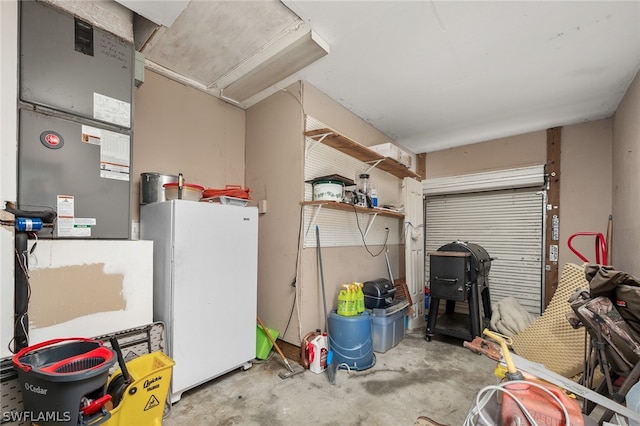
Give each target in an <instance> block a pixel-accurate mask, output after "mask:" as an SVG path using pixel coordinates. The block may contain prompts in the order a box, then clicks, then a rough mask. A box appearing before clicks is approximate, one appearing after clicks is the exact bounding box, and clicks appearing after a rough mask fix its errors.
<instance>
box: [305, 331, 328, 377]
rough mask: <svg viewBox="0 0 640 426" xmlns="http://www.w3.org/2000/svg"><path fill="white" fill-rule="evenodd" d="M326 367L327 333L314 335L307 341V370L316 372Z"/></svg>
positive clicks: (318, 372)
mask: <svg viewBox="0 0 640 426" xmlns="http://www.w3.org/2000/svg"><path fill="white" fill-rule="evenodd" d="M326 368H327V333H322V334H321V335H319V336H316V337H315V338H314V339H313V340H312V341H311V342H309V370H311V371H313V372H314V373H316V374H320V373H322V372H323V371H324V370H325V369H326Z"/></svg>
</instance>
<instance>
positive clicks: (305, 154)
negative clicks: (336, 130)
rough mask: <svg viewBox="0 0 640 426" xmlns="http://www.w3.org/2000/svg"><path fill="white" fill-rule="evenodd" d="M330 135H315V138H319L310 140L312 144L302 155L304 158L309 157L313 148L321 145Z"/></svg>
mask: <svg viewBox="0 0 640 426" xmlns="http://www.w3.org/2000/svg"><path fill="white" fill-rule="evenodd" d="M329 135H331V133H323V134H321V135H316V136H320V138H318V139H315V138H311V140H313V143H312V144H311V145H309V148H308V149H307V151H306V152H305V153H304V157H305V158H307V155H309V153H310V152H311V151H313V148H315V147H316V146H318V144H321V143H322V141H323V140H324V139H325V138H326V137H327V136H329Z"/></svg>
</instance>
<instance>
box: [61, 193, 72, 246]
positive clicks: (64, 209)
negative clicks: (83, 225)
mask: <svg viewBox="0 0 640 426" xmlns="http://www.w3.org/2000/svg"><path fill="white" fill-rule="evenodd" d="M57 198H58V200H57V207H58V223H57V229H58V236H59V237H73V236H74V235H73V226H74V217H73V216H74V214H75V202H74V199H73V195H58V197H57Z"/></svg>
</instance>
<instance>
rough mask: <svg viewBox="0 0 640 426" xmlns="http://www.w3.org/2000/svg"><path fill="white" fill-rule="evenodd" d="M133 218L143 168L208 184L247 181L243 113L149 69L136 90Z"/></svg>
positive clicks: (204, 184) (213, 186) (219, 184)
mask: <svg viewBox="0 0 640 426" xmlns="http://www.w3.org/2000/svg"><path fill="white" fill-rule="evenodd" d="M134 100H135V103H134V123H135V124H134V138H133V173H132V202H131V204H132V208H133V212H132V217H133V218H134V220H137V218H138V217H139V211H140V210H139V190H140V173H144V172H160V173H167V174H174V175H177V174H178V173H180V172H182V173H183V174H184V177H185V179H186V181H187V182H191V183H197V184H199V185H202V186H204V187H208V188H224V186H225V185H227V184H236V185H244V171H245V142H244V140H245V112H244V111H243V110H242V109H240V108H237V107H235V106H232V105H229V104H227V103H226V102H223V101H221V100H219V99H216V98H214V97H213V96H209V95H207V94H205V93H202V92H199V91H197V90H195V89H193V88H190V87H187V86H184V85H182V84H180V83H176V82H174V81H172V80H169V79H168V78H165V77H163V76H160V75H158V74H156V73H154V72H152V71H149V70H146V75H145V82H144V84H143V85H142V86H140V88H139V89H137V90H136V92H135V98H134Z"/></svg>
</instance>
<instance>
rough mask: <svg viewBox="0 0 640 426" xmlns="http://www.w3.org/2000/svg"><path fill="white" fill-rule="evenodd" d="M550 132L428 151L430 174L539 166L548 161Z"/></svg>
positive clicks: (469, 172)
mask: <svg viewBox="0 0 640 426" xmlns="http://www.w3.org/2000/svg"><path fill="white" fill-rule="evenodd" d="M546 140H547V136H546V132H544V131H538V132H533V133H526V134H523V135H516V136H511V137H508V138H501V139H494V140H490V141H486V142H481V143H476V144H472V145H465V146H461V147H457V148H450V149H444V150H442V151H434V152H429V153H428V154H427V155H426V166H427V176H426V177H427V178H428V179H433V178H437V177H445V176H457V175H463V174H471V173H480V172H486V171H493V170H503V169H513V168H516V167H526V166H535V165H538V164H544V163H545V161H546V155H547V151H546V150H547V148H546Z"/></svg>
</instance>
